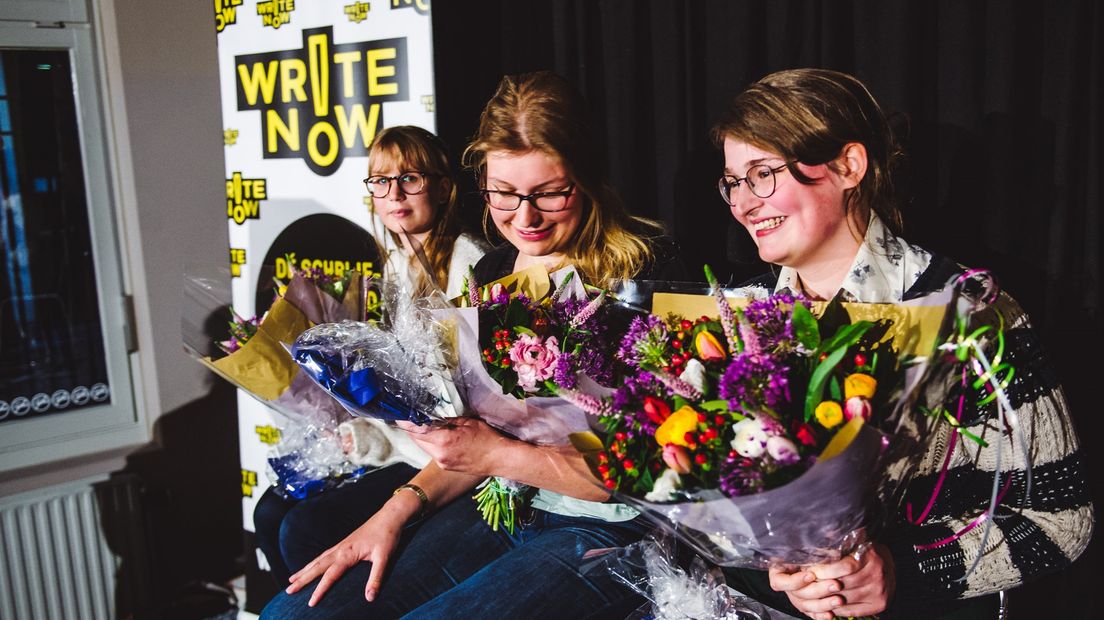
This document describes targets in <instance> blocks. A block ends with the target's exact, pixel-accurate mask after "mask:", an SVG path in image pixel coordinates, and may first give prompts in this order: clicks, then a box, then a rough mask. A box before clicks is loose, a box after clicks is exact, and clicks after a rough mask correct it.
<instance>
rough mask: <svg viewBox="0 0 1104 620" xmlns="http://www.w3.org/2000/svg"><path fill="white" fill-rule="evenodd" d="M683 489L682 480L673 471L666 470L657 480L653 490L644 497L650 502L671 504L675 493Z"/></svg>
mask: <svg viewBox="0 0 1104 620" xmlns="http://www.w3.org/2000/svg"><path fill="white" fill-rule="evenodd" d="M681 487H682V479H681V478H679V475H678V473H677V472H675V470H673V469H665V470H663V473H662V474H660V475H659V478H656V481H655V485H654V486H652V490H651V491H649V492H648V494H647V495H645V496H644V499H646V500H648V501H649V502H669V501H671V500H672V499H674V495H675V491H677V490H678V489H679V488H681Z"/></svg>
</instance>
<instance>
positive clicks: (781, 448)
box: [767, 436, 799, 465]
mask: <svg viewBox="0 0 1104 620" xmlns="http://www.w3.org/2000/svg"><path fill="white" fill-rule="evenodd" d="M767 454H769V455H771V458H772V459H774V460H776V461H778V463H779V464H781V465H790V464H791V463H796V462H797V460H798V458H799V457H798V454H797V446H796V445H794V442H792V441H790V440H789V439H786V438H785V437H779V436H774V437H771V438H770V439H767Z"/></svg>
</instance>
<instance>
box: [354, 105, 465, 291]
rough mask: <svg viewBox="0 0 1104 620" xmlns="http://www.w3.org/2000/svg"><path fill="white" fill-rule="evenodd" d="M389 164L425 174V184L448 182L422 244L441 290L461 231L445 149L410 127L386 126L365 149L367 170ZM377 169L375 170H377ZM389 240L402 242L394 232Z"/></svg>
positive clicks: (454, 189)
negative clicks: (440, 181)
mask: <svg viewBox="0 0 1104 620" xmlns="http://www.w3.org/2000/svg"><path fill="white" fill-rule="evenodd" d="M380 161H385V162H388V163H393V164H395V166H396V167H397V168H399V169H400V170H403V171H407V172H411V171H417V172H421V173H423V174H426V175H428V177H429V178H428V179H427V182H428V183H436V182H438V181H439V180H440V179H441V178H444V179H448V181H449V193H448V197H447V199H446V200H445V201H443V202H442V203H441V204H440V205H438V208H439V209H440V210H439V211H438V212H437V220H436V221H435V222H434V223H433V228H432V229H430V232H429V235H427V236H426V240H425V242H424V243H423V245H422V249H423V250H424V251H425V255H426V258H427V259H428V260H429V265H430V268H431V269H432V274H431V276H432V278H433V280H434V281H435V282H436V284H437V286H439V287H440V288H441V290H444V289H445V288H446V286H447V285H448V267H449V261H450V260H451V259H452V249H453V246H454V245H455V244H456V238H457V237H459V236H460V233H461V232H463V226H462V224H461V220H460V215H459V212H458V211H459V210H458V209H457V208H456V180H455V179H454V178H453V175H452V167H451V166H449V159H448V149H447V148H446V147H445V143H444V141H443V140H441V139H440V138H438V137H437V136H435V135H434V134H432V133H430V132H428V131H426V130H425V129H422V128H421V127H416V126H414V125H398V126H395V127H388V128H386V129H384V130H383V131H380V132H379V133H378V134H376V138H375V140H373V141H372V146H371V147H370V148H369V150H368V170H369V174H372V172H371V171H372V169H373V166H376V165H377V163H378V162H380ZM377 170H378V167H377ZM391 238H392V239H394V241H395V243H396V244H397V245H399V247H402V239H400V238H399V236H398V235H397V234H395V233H393V232H392V233H391ZM417 284H418V286H417V290H422V289H424V286H422V285H424V284H426V283H425V282H419V283H417Z"/></svg>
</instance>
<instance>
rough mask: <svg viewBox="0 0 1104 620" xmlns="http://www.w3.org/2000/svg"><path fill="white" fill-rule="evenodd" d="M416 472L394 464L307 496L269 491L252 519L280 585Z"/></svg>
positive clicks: (362, 520)
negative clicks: (284, 495)
mask: <svg viewBox="0 0 1104 620" xmlns="http://www.w3.org/2000/svg"><path fill="white" fill-rule="evenodd" d="M416 473H418V470H417V469H414V468H413V467H411V466H409V465H405V464H401V463H400V464H397V465H391V466H389V467H384V468H383V469H377V470H376V471H373V472H370V473H368V474H365V475H364V476H362V477H361V478H359V479H357V480H355V481H353V482H349V483H346V484H344V485H342V486H340V487H338V488H336V489H330V490H328V491H325V492H323V493H321V494H319V495H315V496H314V497H308V498H307V499H304V500H295V499H286V498H283V497H280V496H279V495H277V494H276V492H275V491H273V489H271V488H269V489H268V490H267V491H265V494H264V495H262V496H261V499H259V500H257V506H256V508H254V509H253V525H254V530H255V532H256V540H257V546H258V547H260V549H261V551H263V552H264V554H265V557H266V558H268V563H269V566H271V567H272V574H273V576H274V577H275V578H276V583H277V585H279V586H280V588H281V589H283V588H285V587H287V582H288V577H289V576H290V575H291V574H292V573H295V572H297V571H298V570H299V569H301V568H303V567H304V566H306V565H307V563H308V562H310V561H311V560H313V559H314V558H316V557H318V556H319V555H321V554H322V552H323V551H325V550H327V549H329V548H330V547H332V546H334V545H336V544H337V543H339V542H341V540H342V539H344V538H345V537H346V536H348V535H349V534H351V533H352V531H353V530H355V529H356V528H358V527H360V526H361V524H363V523H364V522H365V521H367V520H368V518H369V517H371V516H372V515H374V514H375V513H376V511H377V510H379V509H380V506H383V504H384V502H386V501H387V500H388V499H389V498H390V497H391V493H392V492H394V490H395V488H396V487H398V486H399V485H400V484H403V483H406V482H410V479H411V478H413V477H414V474H416Z"/></svg>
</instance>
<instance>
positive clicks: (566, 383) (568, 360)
mask: <svg viewBox="0 0 1104 620" xmlns="http://www.w3.org/2000/svg"><path fill="white" fill-rule="evenodd" d="M552 380H553V381H554V382H555V383H556V385H558V386H560V387H561V388H563V389H566V390H574V389H575V388H576V387H578V386H579V381H578V376H577V375H576V374H575V356H574V355H572V354H571V353H561V354H560V358H559V359H558V360H556V371H555V372H553V373H552Z"/></svg>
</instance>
